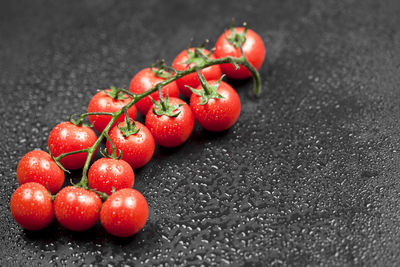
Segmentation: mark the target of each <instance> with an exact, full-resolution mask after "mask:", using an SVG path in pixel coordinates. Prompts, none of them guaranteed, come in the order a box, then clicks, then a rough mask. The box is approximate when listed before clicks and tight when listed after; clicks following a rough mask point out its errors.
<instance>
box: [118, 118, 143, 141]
mask: <svg viewBox="0 0 400 267" xmlns="http://www.w3.org/2000/svg"><path fill="white" fill-rule="evenodd" d="M117 128H118V129H119V130H120V131H121V132H122V135H123V136H124V137H128V136H130V135H132V134H137V133H138V132H139V131H140V128H136V124H135V122H134V121H133V120H132V119H131V118H129V117H127V116H126V117H125V125H124V126H123V127H121V126H119V125H117Z"/></svg>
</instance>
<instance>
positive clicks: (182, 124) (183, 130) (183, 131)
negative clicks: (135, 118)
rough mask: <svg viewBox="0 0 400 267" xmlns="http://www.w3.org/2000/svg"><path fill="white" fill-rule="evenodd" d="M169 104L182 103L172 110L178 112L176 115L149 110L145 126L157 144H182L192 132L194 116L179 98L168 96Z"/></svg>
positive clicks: (166, 145)
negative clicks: (170, 115) (158, 113)
mask: <svg viewBox="0 0 400 267" xmlns="http://www.w3.org/2000/svg"><path fill="white" fill-rule="evenodd" d="M169 104H170V105H179V104H183V105H182V106H180V107H178V108H177V109H175V110H174V111H173V112H174V114H177V113H178V112H179V115H178V116H176V117H169V116H168V115H165V114H164V115H156V114H154V112H153V111H152V110H150V111H149V112H148V113H147V116H146V126H147V128H149V130H150V132H151V133H152V135H153V137H154V139H155V141H156V143H157V144H159V145H160V146H165V147H176V146H179V145H181V144H183V143H184V142H185V141H186V140H187V139H188V138H189V136H190V135H191V134H192V131H193V126H194V116H193V113H192V110H191V109H190V107H189V106H188V105H187V104H186V103H185V102H184V101H183V100H181V99H179V98H175V97H171V98H169ZM156 110H157V108H156Z"/></svg>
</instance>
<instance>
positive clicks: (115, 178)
mask: <svg viewBox="0 0 400 267" xmlns="http://www.w3.org/2000/svg"><path fill="white" fill-rule="evenodd" d="M88 180H89V187H90V188H93V189H95V190H97V191H100V192H104V193H106V194H107V195H111V193H112V189H113V187H114V188H115V190H116V191H118V190H120V189H122V188H131V187H132V186H133V183H134V181H135V174H134V173H133V170H132V167H131V165H129V164H128V163H127V162H126V161H125V160H122V159H120V160H118V159H111V158H101V159H99V160H97V161H95V162H94V163H93V164H92V166H90V169H89V174H88Z"/></svg>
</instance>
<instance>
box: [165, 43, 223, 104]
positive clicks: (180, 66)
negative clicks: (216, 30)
mask: <svg viewBox="0 0 400 267" xmlns="http://www.w3.org/2000/svg"><path fill="white" fill-rule="evenodd" d="M189 50H190V51H194V50H195V49H194V48H189ZM209 53H210V51H208V50H207V49H203V54H205V55H208V54H209ZM209 58H210V59H215V58H216V56H215V55H213V54H212V55H211V56H210V57H209ZM188 59H189V56H188V53H187V51H186V49H185V50H183V51H182V52H180V53H179V54H178V55H177V56H176V58H175V59H174V61H173V63H172V67H173V68H175V69H176V70H181V71H183V70H187V69H188V68H190V67H193V66H195V64H194V63H190V64H186V63H185V62H186V61H187V60H188ZM200 73H202V74H203V75H204V78H205V79H206V80H207V81H208V80H218V79H219V78H220V77H221V75H222V72H221V68H220V66H219V65H213V66H210V67H207V68H204V69H202V70H200ZM176 83H177V84H178V87H179V90H180V91H181V93H182V94H183V95H184V96H186V97H190V96H191V95H192V91H190V89H188V88H187V87H186V86H185V85H188V86H190V87H192V88H197V87H198V86H199V85H200V80H199V77H197V73H196V72H194V73H190V74H187V75H185V76H183V77H182V78H179V79H178V80H176Z"/></svg>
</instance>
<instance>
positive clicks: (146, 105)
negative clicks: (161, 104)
mask: <svg viewBox="0 0 400 267" xmlns="http://www.w3.org/2000/svg"><path fill="white" fill-rule="evenodd" d="M164 80H165V79H164V78H161V77H158V76H157V75H155V74H154V73H153V72H152V71H151V69H150V68H146V69H143V70H141V71H139V72H138V73H137V74H136V75H135V76H134V77H133V78H132V80H131V83H130V86H129V91H131V92H132V93H135V94H141V93H144V92H145V91H147V90H149V89H151V88H152V87H154V86H155V85H156V84H157V83H160V82H162V81H164ZM167 91H168V95H169V96H171V97H179V88H178V85H177V83H176V81H173V82H171V83H169V84H167V85H166V86H164V87H162V88H161V93H162V96H163V97H165V96H166V93H167ZM150 96H151V97H152V98H153V99H154V100H156V101H157V100H159V99H160V97H159V95H158V92H154V93H152V94H151V95H150ZM136 106H137V108H138V110H139V111H140V113H142V114H143V115H144V116H146V114H147V112H148V111H149V109H150V108H151V107H152V106H153V103H152V102H151V99H150V98H149V97H148V96H147V97H145V98H143V99H141V100H140V101H139V102H137V103H136Z"/></svg>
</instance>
